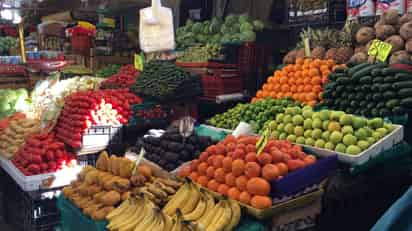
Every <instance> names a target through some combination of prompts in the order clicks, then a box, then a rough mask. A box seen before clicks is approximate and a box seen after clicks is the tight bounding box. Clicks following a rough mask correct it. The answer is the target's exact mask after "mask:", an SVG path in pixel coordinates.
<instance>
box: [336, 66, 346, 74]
mask: <svg viewBox="0 0 412 231" xmlns="http://www.w3.org/2000/svg"><path fill="white" fill-rule="evenodd" d="M345 70H346V68H344V67H337V68H335V70H334V73H345Z"/></svg>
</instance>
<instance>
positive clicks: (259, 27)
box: [253, 20, 265, 31]
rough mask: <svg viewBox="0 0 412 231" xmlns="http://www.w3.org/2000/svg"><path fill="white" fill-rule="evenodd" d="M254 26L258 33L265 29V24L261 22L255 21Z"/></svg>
mask: <svg viewBox="0 0 412 231" xmlns="http://www.w3.org/2000/svg"><path fill="white" fill-rule="evenodd" d="M253 26H254V27H255V30H256V31H262V30H263V29H264V27H265V24H263V22H262V21H260V20H255V21H253Z"/></svg>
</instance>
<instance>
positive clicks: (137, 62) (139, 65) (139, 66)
mask: <svg viewBox="0 0 412 231" xmlns="http://www.w3.org/2000/svg"><path fill="white" fill-rule="evenodd" d="M143 62H144V55H143V53H141V54H140V55H139V54H134V68H136V70H139V71H143Z"/></svg>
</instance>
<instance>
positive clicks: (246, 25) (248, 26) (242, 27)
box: [240, 22, 253, 32]
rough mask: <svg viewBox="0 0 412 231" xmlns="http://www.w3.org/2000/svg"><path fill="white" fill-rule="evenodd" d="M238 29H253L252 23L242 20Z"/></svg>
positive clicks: (242, 30) (243, 30) (244, 30)
mask: <svg viewBox="0 0 412 231" xmlns="http://www.w3.org/2000/svg"><path fill="white" fill-rule="evenodd" d="M240 31H241V32H246V31H253V25H252V24H250V23H248V22H244V23H242V24H241V25H240Z"/></svg>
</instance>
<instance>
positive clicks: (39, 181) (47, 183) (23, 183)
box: [0, 158, 81, 191]
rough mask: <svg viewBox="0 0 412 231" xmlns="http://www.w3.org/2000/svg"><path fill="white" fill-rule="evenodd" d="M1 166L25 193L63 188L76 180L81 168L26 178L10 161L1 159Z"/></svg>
mask: <svg viewBox="0 0 412 231" xmlns="http://www.w3.org/2000/svg"><path fill="white" fill-rule="evenodd" d="M0 165H1V167H2V168H3V170H4V171H5V172H7V173H8V174H9V176H10V177H11V178H12V179H13V180H14V181H15V182H16V183H17V184H18V185H19V186H20V188H21V190H23V191H37V190H45V189H47V190H49V189H54V188H61V187H64V186H66V185H68V184H69V183H70V181H72V180H75V179H76V175H77V173H79V172H80V170H81V168H80V167H76V168H71V169H69V168H67V169H64V170H59V171H58V172H54V173H46V174H38V175H34V176H25V175H24V174H23V173H22V172H20V170H19V169H18V168H16V166H14V164H13V163H12V162H11V161H10V160H6V159H3V158H0Z"/></svg>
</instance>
